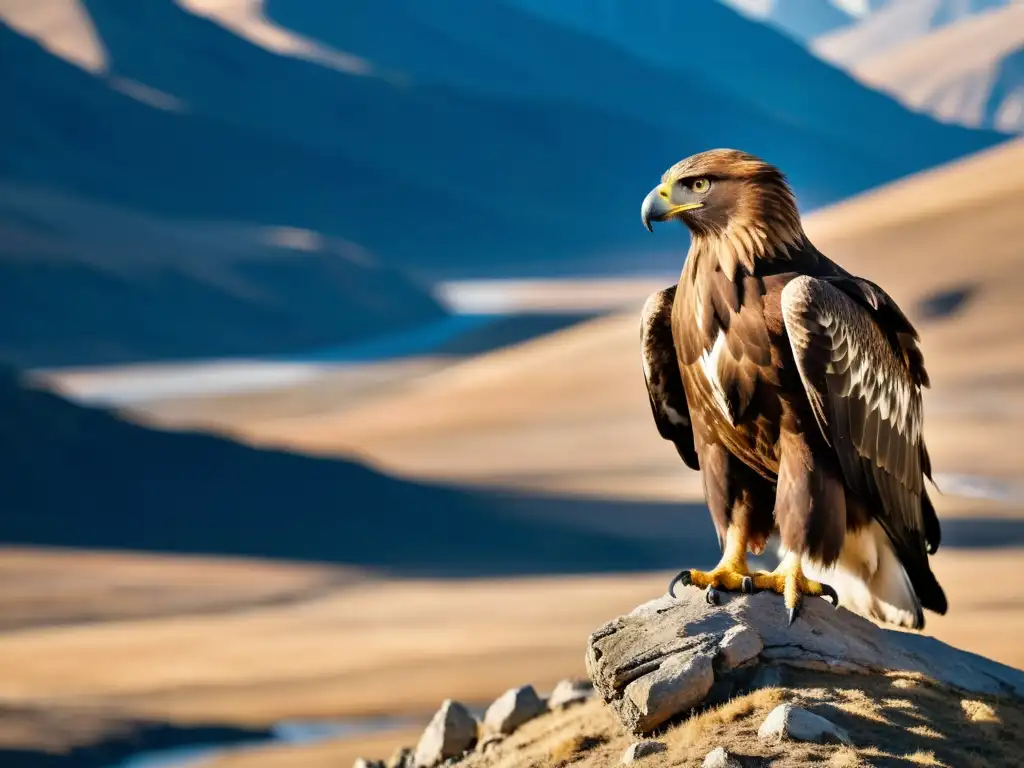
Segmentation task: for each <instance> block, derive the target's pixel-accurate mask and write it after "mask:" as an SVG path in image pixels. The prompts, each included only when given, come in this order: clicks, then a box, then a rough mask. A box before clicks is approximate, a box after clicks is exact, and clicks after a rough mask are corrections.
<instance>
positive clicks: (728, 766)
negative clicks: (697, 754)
mask: <svg viewBox="0 0 1024 768" xmlns="http://www.w3.org/2000/svg"><path fill="white" fill-rule="evenodd" d="M701 768H743V766H742V765H740V761H739V760H737V759H736V758H734V757H733V756H732V755H730V754H729V753H728V752H726V751H725V747H716V748H715V749H713V750H711V751H710V752H708V754H707V757H705V758H704V762H703V763H701Z"/></svg>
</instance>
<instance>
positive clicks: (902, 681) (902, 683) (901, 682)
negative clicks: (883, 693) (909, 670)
mask: <svg viewBox="0 0 1024 768" xmlns="http://www.w3.org/2000/svg"><path fill="white" fill-rule="evenodd" d="M918 685H919V682H918V681H917V680H915V679H914V678H912V677H897V678H894V679H893V681H892V687H893V688H899V689H901V690H909V689H913V688H917V686H918Z"/></svg>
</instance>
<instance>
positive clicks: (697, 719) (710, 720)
mask: <svg viewBox="0 0 1024 768" xmlns="http://www.w3.org/2000/svg"><path fill="white" fill-rule="evenodd" d="M784 699H785V694H784V693H783V691H782V689H780V688H761V689H759V690H756V691H753V692H752V693H748V694H746V695H745V696H737V697H736V698H735V699H730V700H729V701H727V702H725V703H724V704H720V705H719V706H717V707H714V708H712V709H709V710H707V711H705V712H701V713H700V714H698V715H694V716H693V717H691V718H690V719H689V720H687V721H686V722H685V723H683V724H682V725H681V726H679V727H678V728H676V729H674V730H673V731H672V732H671V733H670V734H669V737H668V742H669V744H670V745H676V746H690V745H694V744H698V743H700V742H702V741H705V740H707V739H708V738H709V737H710V736H713V735H714V734H715V733H716V732H717V731H719V730H720V729H721V728H722V727H723V726H726V725H728V724H730V723H734V722H736V721H737V720H739V719H741V718H744V717H746V716H747V715H750V714H751V713H753V712H755V711H757V710H764V709H770V708H772V707H775V706H778V705H779V704H781V703H782V702H783V700H784Z"/></svg>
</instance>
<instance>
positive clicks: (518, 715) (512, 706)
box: [484, 685, 544, 734]
mask: <svg viewBox="0 0 1024 768" xmlns="http://www.w3.org/2000/svg"><path fill="white" fill-rule="evenodd" d="M543 711H544V702H543V701H542V700H541V698H540V697H539V696H538V695H537V692H536V691H535V690H534V689H533V686H532V685H524V686H522V687H521V688H510V689H509V690H507V691H505V693H503V694H502V695H501V696H499V697H498V698H497V699H495V700H494V703H493V704H491V706H489V707H488V708H487V713H486V714H485V715H484V728H485V729H486V730H488V731H490V732H491V733H505V734H508V733H512V732H513V731H514V730H515V729H516V728H518V727H519V726H521V725H522V724H523V723H525V722H526V721H527V720H532V719H533V718H535V717H536V716H537V715H539V714H541V713H542V712H543Z"/></svg>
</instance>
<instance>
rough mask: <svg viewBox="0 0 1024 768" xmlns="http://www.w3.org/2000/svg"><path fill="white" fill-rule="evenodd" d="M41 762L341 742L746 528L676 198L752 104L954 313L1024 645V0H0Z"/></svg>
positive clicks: (1000, 601) (964, 521) (471, 690)
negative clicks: (665, 390)
mask: <svg viewBox="0 0 1024 768" xmlns="http://www.w3.org/2000/svg"><path fill="white" fill-rule="evenodd" d="M0 66H2V72H3V76H2V78H0V101H2V103H3V105H4V107H3V114H4V116H5V118H4V119H3V120H2V121H0V137H2V141H0V489H2V493H0V510H2V511H0V542H2V544H3V548H2V549H0V573H2V578H0V764H2V765H4V766H5V768H6V766H8V765H9V766H12V768H21V767H22V766H25V767H30V768H35V767H36V766H46V767H49V766H62V767H63V766H67V767H68V768H70V767H72V766H74V767H75V768H79V767H81V768H92V767H93V766H104V767H106V766H111V767H112V766H124V767H125V768H127V766H135V767H136V768H141V767H142V766H146V767H147V768H149V767H152V766H156V765H185V764H189V765H192V764H196V765H198V764H211V765H237V766H239V767H240V768H242V767H245V766H263V765H267V766H269V765H289V766H291V765H295V766H304V765H308V766H320V765H336V764H339V763H342V764H343V763H344V761H345V760H351V758H352V757H354V756H355V755H356V754H361V753H363V752H375V753H384V754H387V753H388V752H389V751H390V748H391V747H393V746H395V745H397V744H399V743H406V742H409V741H410V740H411V739H412V738H413V737H414V736H413V735H410V734H415V733H416V732H417V731H418V729H419V728H420V727H421V726H422V723H423V721H424V719H425V718H426V717H427V716H429V713H430V712H431V711H432V709H433V708H434V707H436V705H437V704H438V702H439V701H440V700H441V699H443V698H445V697H446V696H455V697H459V698H462V699H463V700H466V701H468V702H475V703H478V704H483V703H485V702H487V701H489V700H490V699H491V698H493V697H494V696H495V695H496V694H498V693H500V692H502V691H503V690H504V689H505V688H507V687H509V686H510V685H513V684H520V683H522V682H525V681H531V682H534V683H535V684H536V685H538V687H539V688H544V687H550V686H551V685H552V684H553V683H554V682H555V681H556V680H558V679H559V678H562V677H566V676H570V675H573V674H578V673H580V672H581V671H582V666H583V664H582V653H583V651H582V649H583V644H584V640H585V637H586V636H587V634H588V633H589V632H590V631H591V630H592V629H594V628H595V627H597V626H598V625H599V624H600V623H602V622H603V621H605V620H606V619H608V618H610V617H612V616H614V615H616V614H617V613H619V612H621V611H623V610H626V609H629V608H630V607H631V606H632V605H634V604H635V603H636V602H638V601H640V600H642V599H645V598H648V597H653V596H655V595H658V594H660V593H661V592H662V591H663V589H664V585H665V583H666V582H667V578H668V576H669V571H672V570H673V569H678V568H679V567H682V566H684V565H686V566H690V565H693V566H701V565H711V564H713V562H714V561H715V560H716V559H717V558H716V555H717V548H716V546H715V538H714V535H713V530H712V527H711V522H710V519H709V517H708V513H707V510H706V507H705V506H704V503H703V497H702V492H701V486H700V480H699V476H698V475H697V474H695V473H692V472H690V471H689V470H687V469H686V468H685V467H684V466H683V465H682V464H681V462H680V461H679V459H678V456H677V455H676V453H675V451H674V450H673V448H672V446H671V445H669V444H667V443H665V442H664V441H663V440H661V439H660V437H659V436H658V434H657V431H656V430H655V428H654V425H653V424H652V423H651V417H650V411H649V406H648V403H647V400H646V395H645V391H644V384H643V377H642V373H641V370H640V366H639V361H638V360H637V357H638V350H637V345H638V341H639V308H640V306H641V305H642V303H643V300H644V299H645V298H646V296H647V295H648V293H650V292H651V291H652V290H655V289H660V288H662V287H664V286H666V285H668V284H670V283H672V282H674V281H675V279H676V277H677V276H678V273H679V270H680V268H681V267H682V262H683V258H684V255H685V253H686V248H687V238H686V234H685V231H684V230H682V229H680V231H679V232H678V233H673V232H671V231H668V230H666V231H664V232H660V233H659V236H658V237H652V236H650V235H649V234H648V233H647V232H646V231H645V230H644V229H643V227H642V226H641V224H640V222H639V216H638V213H639V205H640V202H641V201H642V199H643V196H644V195H645V194H646V192H647V191H648V190H649V189H650V187H651V186H653V185H654V184H655V183H656V182H657V180H658V179H659V177H660V175H661V173H662V172H663V171H664V170H665V169H666V168H667V167H668V166H670V165H671V164H673V163H674V162H676V161H677V160H679V159H681V158H682V157H684V156H687V155H689V154H692V153H694V152H699V151H702V150H704V149H709V148H713V147H721V146H730V147H736V148H741V149H745V150H747V151H750V152H754V153H756V154H759V155H761V156H763V157H765V158H766V159H768V160H770V161H771V162H773V163H775V164H777V165H778V166H780V167H781V168H782V169H783V170H784V171H785V172H786V173H787V174H788V176H789V177H790V180H791V182H792V183H793V186H794V188H795V190H796V192H797V195H798V198H799V200H800V204H801V206H802V209H803V211H804V213H805V216H806V228H807V230H808V233H809V235H810V236H811V238H812V239H813V240H814V241H815V243H816V244H817V245H818V247H819V248H821V249H822V250H823V251H825V252H826V253H827V254H829V255H830V256H831V257H832V258H833V259H836V260H838V261H839V262H840V263H842V264H843V265H844V266H845V267H847V268H848V269H850V270H851V271H854V272H857V273H859V274H862V275H864V276H866V277H868V278H870V279H872V280H874V281H876V282H878V283H880V284H881V285H883V286H884V287H885V289H886V290H887V291H888V292H890V293H891V294H892V295H893V296H894V297H895V298H896V299H897V301H898V302H899V303H900V304H901V306H902V307H903V308H904V309H905V310H906V311H907V313H908V315H910V316H911V318H912V319H913V320H914V322H915V323H916V324H917V326H918V328H919V329H920V330H921V332H922V336H923V348H924V352H925V355H926V359H927V362H928V367H929V371H930V373H931V377H932V381H933V387H932V389H931V390H929V391H928V392H927V393H926V397H925V409H926V413H927V419H926V432H927V439H928V442H929V447H930V450H931V453H932V459H933V464H934V466H935V469H936V480H937V482H938V485H939V488H940V489H941V490H942V494H941V495H940V496H939V498H938V499H937V501H936V504H937V506H938V507H939V512H940V516H941V517H942V519H943V526H944V537H943V547H942V549H941V550H940V551H939V553H938V554H937V555H936V557H935V560H934V566H935V569H936V571H937V573H938V575H939V578H940V580H941V581H942V582H943V584H944V585H945V587H946V590H947V593H948V594H949V597H950V604H951V609H950V613H949V615H948V616H945V617H936V616H930V617H929V625H928V628H927V632H929V633H931V634H934V635H936V636H938V637H940V638H942V639H944V640H946V641H948V642H951V643H953V644H954V645H957V646H959V647H962V648H965V649H967V650H971V651H975V652H978V653H982V654H985V655H988V656H990V657H993V658H995V659H997V660H999V661H1002V662H1004V663H1008V664H1012V665H1014V666H1018V667H1019V666H1022V665H1024V650H1022V649H1021V647H1020V645H1019V643H1017V642H1016V639H1015V638H1016V637H1017V636H1018V635H1019V633H1020V632H1021V631H1024V588H1022V587H1021V586H1020V582H1019V580H1018V579H1017V578H1016V576H1017V574H1018V571H1019V566H1020V564H1021V562H1022V560H1021V553H1022V552H1024V474H1022V469H1024V450H1022V449H1021V447H1020V441H1019V440H1018V439H1017V436H1018V435H1019V434H1020V432H1021V430H1022V429H1024V355H1022V354H1021V353H1022V350H1021V348H1020V345H1021V343H1022V342H1024V309H1022V308H1021V306H1020V298H1019V297H1020V296H1021V293H1022V291H1024V271H1022V270H1021V267H1022V266H1024V239H1022V238H1021V236H1020V225H1021V213H1022V211H1024V141H1022V140H1021V139H1019V138H1017V136H1018V135H1019V134H1021V133H1024V3H1021V2H1009V1H1007V0H1002V1H999V0H828V1H827V2H826V0H728V1H727V2H725V1H723V2H715V1H713V0H700V1H698V0H689V2H685V3H684V2H680V1H679V0H650V1H649V2H646V3H643V4H642V5H638V4H636V3H634V2H632V1H631V0H437V1H436V2H431V3H427V2H416V1H415V0H344V2H327V0H289V1H288V2H285V0H146V1H145V2H142V0H0Z"/></svg>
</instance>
